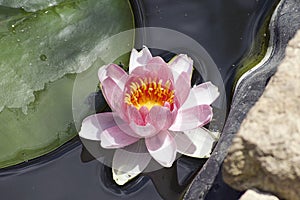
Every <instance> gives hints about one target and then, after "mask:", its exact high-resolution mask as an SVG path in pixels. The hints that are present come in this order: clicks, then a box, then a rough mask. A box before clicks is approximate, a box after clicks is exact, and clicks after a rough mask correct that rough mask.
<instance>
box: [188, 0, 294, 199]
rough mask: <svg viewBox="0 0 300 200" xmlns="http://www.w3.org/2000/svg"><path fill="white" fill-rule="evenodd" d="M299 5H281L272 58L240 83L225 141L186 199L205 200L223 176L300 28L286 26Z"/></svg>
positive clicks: (273, 29) (275, 22)
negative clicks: (250, 114)
mask: <svg viewBox="0 0 300 200" xmlns="http://www.w3.org/2000/svg"><path fill="white" fill-rule="evenodd" d="M298 3H299V2H297V0H282V1H281V2H280V3H279V5H278V6H277V8H276V11H275V12H274V14H273V16H272V18H273V19H272V21H271V23H270V25H269V30H270V33H271V37H272V39H271V40H270V41H272V42H273V46H274V48H273V49H272V52H271V54H270V59H268V60H267V61H266V62H265V63H264V64H263V65H262V66H261V67H260V68H258V69H256V70H255V71H253V72H252V73H251V74H249V75H248V77H247V78H246V79H244V80H242V81H241V82H240V84H239V86H238V88H237V90H236V91H237V92H236V93H235V94H234V97H233V102H232V106H231V111H230V113H229V115H228V119H227V122H226V124H225V127H224V130H223V133H222V135H221V138H220V140H219V142H218V144H217V146H216V148H215V149H214V151H213V153H212V155H211V157H210V159H209V160H208V161H207V162H206V163H205V165H204V166H203V167H202V169H201V170H200V172H199V173H198V174H197V176H196V177H195V179H194V180H193V181H192V183H191V185H190V186H189V188H188V190H187V191H188V192H187V193H186V194H185V195H184V197H183V199H185V200H193V199H205V196H206V195H207V193H208V192H209V190H210V189H211V188H212V186H213V183H214V181H215V179H216V177H217V175H218V174H219V173H221V170H220V168H221V165H222V163H223V160H224V158H225V156H226V155H227V150H228V148H229V146H230V145H231V142H232V139H233V137H234V136H235V133H236V132H237V131H238V129H239V127H240V125H241V123H242V121H243V119H244V118H245V117H246V114H247V113H248V111H249V110H250V108H251V107H252V106H253V105H254V104H255V102H256V101H257V100H258V99H259V97H260V96H261V95H262V93H263V91H264V89H265V86H266V84H267V83H268V80H269V79H270V77H272V76H273V75H274V73H275V72H276V69H277V66H278V65H279V64H280V62H281V61H282V59H283V58H284V56H285V48H286V46H287V44H288V41H289V40H290V39H291V38H292V37H293V36H294V35H295V33H296V30H297V29H299V28H300V27H295V26H293V23H286V22H287V21H291V20H292V19H293V18H294V17H297V15H295V13H292V8H294V7H297V6H298ZM296 14H299V13H296ZM271 45H272V44H271ZM254 86H255V87H254ZM243 91H247V94H244V93H243ZM208 168H209V169H210V170H212V171H210V172H212V173H208V170H207V169H208ZM203 180H206V181H203Z"/></svg>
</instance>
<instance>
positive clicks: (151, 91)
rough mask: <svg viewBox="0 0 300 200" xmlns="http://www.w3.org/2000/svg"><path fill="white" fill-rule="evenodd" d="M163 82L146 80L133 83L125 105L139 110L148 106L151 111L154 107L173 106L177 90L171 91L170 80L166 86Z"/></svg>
mask: <svg viewBox="0 0 300 200" xmlns="http://www.w3.org/2000/svg"><path fill="white" fill-rule="evenodd" d="M162 82H163V81H162V80H159V81H156V80H151V79H148V80H147V79H146V78H145V79H144V80H142V79H141V78H140V79H139V81H136V82H131V84H130V92H129V93H126V95H125V99H124V100H125V103H127V104H128V105H133V106H135V107H136V108H137V109H140V108H141V107H143V106H146V107H147V108H148V110H151V108H152V107H153V106H165V103H168V104H169V105H172V104H173V102H174V93H175V90H172V89H170V86H171V82H170V81H169V80H168V81H166V82H165V83H164V84H162Z"/></svg>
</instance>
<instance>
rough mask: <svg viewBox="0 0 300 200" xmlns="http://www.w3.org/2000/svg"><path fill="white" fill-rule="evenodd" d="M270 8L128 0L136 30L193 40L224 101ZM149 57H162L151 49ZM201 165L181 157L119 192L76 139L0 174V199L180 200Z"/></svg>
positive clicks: (207, 0)
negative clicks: (209, 62) (210, 65)
mask: <svg viewBox="0 0 300 200" xmlns="http://www.w3.org/2000/svg"><path fill="white" fill-rule="evenodd" d="M273 3H274V2H273V1H271V0H266V1H262V0H257V1H245V0H228V1H223V0H202V1H199V0H185V1H180V0H144V1H142V0H132V1H131V4H132V7H133V10H134V15H135V18H136V24H137V26H138V27H144V26H154V27H164V28H169V29H173V30H176V31H179V32H182V33H184V34H186V35H188V36H190V37H192V38H193V39H195V40H196V41H198V42H199V43H200V44H201V45H202V46H203V47H204V48H205V49H206V50H207V51H208V53H209V54H210V55H211V57H212V58H213V59H214V61H215V63H216V64H217V66H218V69H219V71H220V73H221V75H222V78H223V80H224V82H225V85H226V89H227V96H230V95H231V89H232V83H233V77H234V74H235V70H236V67H235V64H236V63H238V61H239V60H240V58H242V57H243V55H244V54H245V52H246V51H247V49H248V48H249V46H250V45H251V42H252V41H253V39H254V35H255V33H256V32H257V30H258V29H259V28H260V26H261V25H262V23H261V21H263V20H264V17H265V13H266V12H268V11H269V10H270V9H271V7H272V6H273ZM154 54H156V55H161V54H162V52H161V51H159V50H155V51H154ZM194 81H195V82H197V80H194ZM95 145H98V144H95ZM205 161H206V160H205V159H192V158H187V157H181V158H180V159H178V160H177V162H176V164H174V165H173V167H171V168H170V169H161V170H158V171H155V172H151V173H146V174H143V175H141V176H139V177H137V178H135V179H134V180H133V181H132V182H130V183H129V184H127V185H125V186H122V187H119V186H117V185H116V184H115V183H114V182H113V181H112V178H111V171H110V170H111V169H110V168H108V167H106V166H104V165H103V164H102V163H100V162H98V161H97V160H95V159H94V158H93V157H92V156H91V155H90V154H89V153H88V152H87V151H86V150H85V149H84V147H83V146H82V145H81V142H80V140H79V138H75V139H74V140H72V141H70V142H68V143H67V144H65V145H64V146H63V147H61V148H59V149H58V150H56V151H54V152H52V153H50V154H47V155H46V156H43V157H40V158H37V159H34V160H32V161H29V162H28V163H23V164H20V165H17V166H13V167H10V168H6V169H1V170H0V194H1V197H3V198H4V199H6V200H14V199H24V200H26V199H28V200H29V199H30V200H35V199H44V200H48V199H49V200H50V199H51V200H53V199H62V200H65V199H73V200H76V199H78V200H79V199H120V198H122V199H179V198H181V197H182V194H183V193H184V191H185V190H186V188H187V185H188V184H189V182H190V181H191V179H192V178H193V177H194V176H195V173H196V171H198V170H199V169H200V168H201V167H202V166H203V164H204V163H205ZM218 178H220V177H218ZM222 191H223V192H227V193H231V194H232V199H234V198H235V199H238V196H239V193H236V192H235V191H233V190H232V189H230V188H225V189H224V190H222ZM223 195H224V194H223Z"/></svg>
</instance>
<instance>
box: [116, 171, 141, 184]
mask: <svg viewBox="0 0 300 200" xmlns="http://www.w3.org/2000/svg"><path fill="white" fill-rule="evenodd" d="M112 171H113V179H114V181H115V182H116V183H117V184H118V185H125V184H126V183H127V182H129V181H130V180H132V179H133V178H135V177H136V176H137V175H138V174H134V173H130V172H129V173H124V174H116V173H115V170H112Z"/></svg>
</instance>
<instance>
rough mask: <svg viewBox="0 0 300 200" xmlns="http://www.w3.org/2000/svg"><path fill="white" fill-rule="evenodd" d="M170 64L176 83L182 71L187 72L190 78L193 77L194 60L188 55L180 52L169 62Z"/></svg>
mask: <svg viewBox="0 0 300 200" xmlns="http://www.w3.org/2000/svg"><path fill="white" fill-rule="evenodd" d="M169 65H170V68H171V69H172V72H173V76H174V82H175V83H176V81H177V79H178V77H179V75H180V74H181V73H182V72H186V73H187V75H188V77H189V78H191V77H192V70H193V60H192V59H191V58H190V57H188V56H187V55H185V54H179V55H178V56H175V57H174V58H173V59H172V60H171V61H170V62H169Z"/></svg>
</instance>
